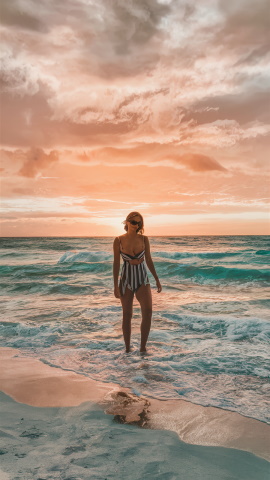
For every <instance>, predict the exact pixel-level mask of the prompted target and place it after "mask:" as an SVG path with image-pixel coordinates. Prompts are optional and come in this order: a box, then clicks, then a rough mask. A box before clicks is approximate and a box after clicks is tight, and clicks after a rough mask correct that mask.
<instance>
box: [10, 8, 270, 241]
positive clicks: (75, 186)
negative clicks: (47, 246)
mask: <svg viewBox="0 0 270 480" xmlns="http://www.w3.org/2000/svg"><path fill="white" fill-rule="evenodd" d="M268 8H269V3H268V2H267V1H266V0H265V1H264V0H258V1H257V2H256V8H254V2H252V1H250V0H245V1H237V2H235V1H234V2H232V1H225V0H217V1H206V0H202V1H199V0H198V1H196V0H192V1H191V2H184V1H182V0H175V1H173V0H171V1H170V0H138V1H131V0H118V1H109V0H99V1H95V0H93V1H90V0H66V1H65V2H55V1H52V0H49V1H46V2H43V1H41V2H35V1H33V0H14V1H13V2H7V1H4V2H3V4H2V12H1V21H2V23H1V57H2V73H1V75H2V80H1V84H2V100H1V118H2V126H1V174H2V175H1V177H2V179H1V207H2V208H1V210H2V221H1V235H2V236H114V235H119V234H121V233H124V230H123V224H121V222H122V221H123V220H124V219H125V218H126V216H127V214H128V213H129V212H131V211H139V212H140V213H141V214H142V215H143V217H144V222H145V232H144V233H145V234H146V235H252V234H256V235H264V234H268V233H270V228H269V201H268V198H269V185H270V182H269V147H270V101H269V98H270V95H269V85H270V53H269V52H270V41H269V26H268V24H267V23H268V22H267V18H268V15H269V11H268Z"/></svg>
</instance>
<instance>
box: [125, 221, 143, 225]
mask: <svg viewBox="0 0 270 480" xmlns="http://www.w3.org/2000/svg"><path fill="white" fill-rule="evenodd" d="M128 222H129V223H131V225H140V223H141V221H139V222H136V221H135V220H128Z"/></svg>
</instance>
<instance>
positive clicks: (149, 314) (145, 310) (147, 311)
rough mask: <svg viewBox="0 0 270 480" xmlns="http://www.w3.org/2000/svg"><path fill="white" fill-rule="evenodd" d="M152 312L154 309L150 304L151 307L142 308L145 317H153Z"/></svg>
mask: <svg viewBox="0 0 270 480" xmlns="http://www.w3.org/2000/svg"><path fill="white" fill-rule="evenodd" d="M152 313H153V309H152V307H151V306H149V307H144V308H143V309H142V316H143V317H148V318H149V317H152Z"/></svg>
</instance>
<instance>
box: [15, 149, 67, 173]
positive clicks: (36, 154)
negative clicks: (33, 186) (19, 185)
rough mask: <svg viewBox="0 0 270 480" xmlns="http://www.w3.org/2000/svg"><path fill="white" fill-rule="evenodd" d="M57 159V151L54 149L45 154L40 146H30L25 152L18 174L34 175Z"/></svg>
mask: <svg viewBox="0 0 270 480" xmlns="http://www.w3.org/2000/svg"><path fill="white" fill-rule="evenodd" d="M57 160H58V153H57V152H56V151H55V150H53V151H51V152H50V153H48V154H47V153H45V152H44V150H42V148H31V149H30V150H29V151H28V152H27V153H26V160H25V163H24V165H23V166H22V168H21V169H20V170H19V172H18V174H19V175H21V176H23V177H32V178H33V177H36V176H38V175H39V174H40V172H42V171H43V170H46V169H47V168H48V167H49V166H50V165H51V164H52V163H55V162H57Z"/></svg>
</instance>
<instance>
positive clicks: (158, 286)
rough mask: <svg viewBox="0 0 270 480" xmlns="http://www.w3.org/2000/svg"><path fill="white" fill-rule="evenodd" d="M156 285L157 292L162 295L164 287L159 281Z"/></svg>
mask: <svg viewBox="0 0 270 480" xmlns="http://www.w3.org/2000/svg"><path fill="white" fill-rule="evenodd" d="M156 285H157V292H158V293H160V292H161V290H162V286H161V285H160V281H159V279H157V280H156Z"/></svg>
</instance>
